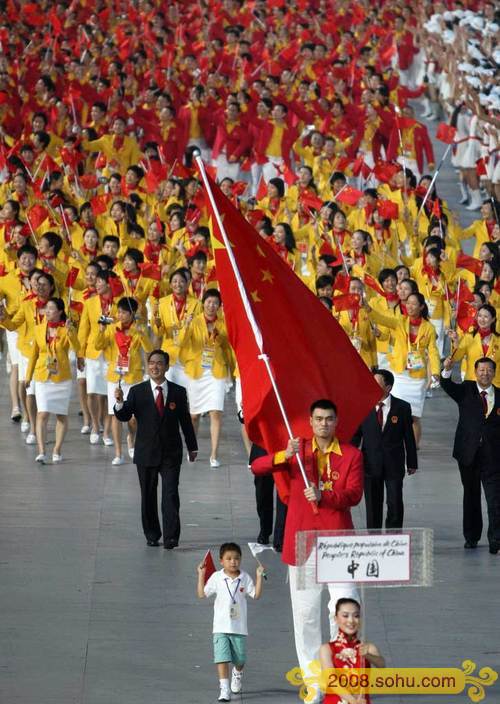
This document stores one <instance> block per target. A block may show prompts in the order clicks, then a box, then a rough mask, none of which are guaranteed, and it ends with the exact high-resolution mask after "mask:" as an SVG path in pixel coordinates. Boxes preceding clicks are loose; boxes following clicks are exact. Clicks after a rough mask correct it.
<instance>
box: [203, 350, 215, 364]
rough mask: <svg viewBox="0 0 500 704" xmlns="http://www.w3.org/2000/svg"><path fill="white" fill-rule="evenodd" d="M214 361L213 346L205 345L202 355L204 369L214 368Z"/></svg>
mask: <svg viewBox="0 0 500 704" xmlns="http://www.w3.org/2000/svg"><path fill="white" fill-rule="evenodd" d="M213 361H214V349H213V347H204V348H203V353H202V356H201V366H202V369H212V364H213Z"/></svg>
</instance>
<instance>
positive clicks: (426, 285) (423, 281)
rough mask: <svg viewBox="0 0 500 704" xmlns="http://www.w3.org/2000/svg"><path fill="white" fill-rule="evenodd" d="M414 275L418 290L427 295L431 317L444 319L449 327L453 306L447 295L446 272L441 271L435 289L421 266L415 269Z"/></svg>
mask: <svg viewBox="0 0 500 704" xmlns="http://www.w3.org/2000/svg"><path fill="white" fill-rule="evenodd" d="M413 276H414V279H415V281H416V283H417V286H418V290H419V291H420V293H421V294H422V295H423V296H424V297H425V300H426V302H427V305H428V307H429V318H432V320H442V321H443V322H444V325H445V327H447V328H449V327H450V324H451V308H450V304H449V301H448V299H447V297H446V286H447V281H446V277H445V276H444V274H443V273H441V275H440V277H439V281H438V284H437V287H436V289H435V290H433V287H432V284H431V282H430V280H429V277H428V276H427V274H426V273H425V272H424V271H422V268H421V267H420V268H418V269H415V270H414V273H413Z"/></svg>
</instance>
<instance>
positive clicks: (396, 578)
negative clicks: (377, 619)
mask: <svg viewBox="0 0 500 704" xmlns="http://www.w3.org/2000/svg"><path fill="white" fill-rule="evenodd" d="M410 558H411V536H410V535H409V534H408V533H388V534H385V535H382V534H379V535H338V536H322V537H318V538H317V539H316V581H317V582H318V583H319V582H351V583H359V582H372V583H373V582H380V583H382V582H409V581H410V579H411V572H410Z"/></svg>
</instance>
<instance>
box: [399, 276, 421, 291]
mask: <svg viewBox="0 0 500 704" xmlns="http://www.w3.org/2000/svg"><path fill="white" fill-rule="evenodd" d="M400 283H405V284H409V285H410V288H411V293H418V284H417V282H416V281H414V280H413V279H403V281H401V282H400ZM410 295H411V294H410Z"/></svg>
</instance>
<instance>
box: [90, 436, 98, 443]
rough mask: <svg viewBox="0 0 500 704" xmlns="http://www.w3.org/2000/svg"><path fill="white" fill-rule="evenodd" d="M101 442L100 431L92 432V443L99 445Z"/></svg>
mask: <svg viewBox="0 0 500 704" xmlns="http://www.w3.org/2000/svg"><path fill="white" fill-rule="evenodd" d="M98 442H99V433H90V444H91V445H97V443H98Z"/></svg>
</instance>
